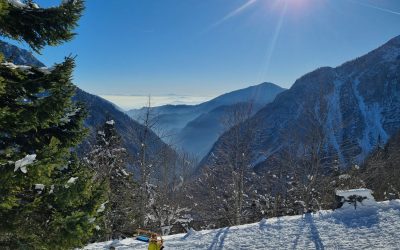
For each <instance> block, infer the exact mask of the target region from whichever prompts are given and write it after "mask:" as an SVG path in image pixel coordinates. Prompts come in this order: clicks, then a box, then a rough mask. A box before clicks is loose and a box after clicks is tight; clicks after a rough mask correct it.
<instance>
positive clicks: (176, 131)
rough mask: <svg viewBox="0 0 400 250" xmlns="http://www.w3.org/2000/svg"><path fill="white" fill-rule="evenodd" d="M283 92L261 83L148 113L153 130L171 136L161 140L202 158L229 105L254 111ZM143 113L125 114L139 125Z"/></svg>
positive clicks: (214, 138)
mask: <svg viewBox="0 0 400 250" xmlns="http://www.w3.org/2000/svg"><path fill="white" fill-rule="evenodd" d="M284 90H285V89H283V88H281V87H279V86H277V85H275V84H273V83H261V84H259V85H255V86H250V87H248V88H245V89H239V90H236V91H232V92H229V93H226V94H223V95H221V96H218V97H216V98H214V99H212V100H210V101H207V102H204V103H201V104H198V105H164V106H159V107H154V108H152V109H151V112H152V113H153V114H154V115H155V116H156V117H155V119H156V120H157V129H158V130H162V131H163V132H166V134H169V135H171V136H170V137H166V138H165V139H166V140H167V141H170V142H172V143H174V144H176V145H177V146H178V147H180V148H182V149H184V150H185V151H187V152H190V153H193V154H196V155H197V156H200V157H203V156H204V155H205V154H206V153H207V152H208V151H209V150H210V149H211V147H212V145H213V144H214V142H215V141H216V140H217V139H218V137H219V136H220V135H221V134H222V133H223V132H224V131H223V127H222V126H221V125H220V122H221V119H222V117H223V116H224V115H225V114H226V111H227V110H229V109H230V108H232V105H236V104H240V103H249V102H251V103H252V106H253V111H254V112H256V111H258V110H259V109H261V108H262V107H264V106H265V105H266V104H267V103H270V102H271V101H273V100H274V98H275V97H276V96H277V95H278V94H279V93H281V92H283V91H284ZM145 112H146V109H145V108H142V109H136V110H135V109H134V110H130V111H128V112H127V113H128V114H129V115H130V116H131V117H132V118H133V119H135V120H137V121H139V122H140V121H141V117H143V116H144V113H145Z"/></svg>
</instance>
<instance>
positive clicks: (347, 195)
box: [336, 188, 376, 208]
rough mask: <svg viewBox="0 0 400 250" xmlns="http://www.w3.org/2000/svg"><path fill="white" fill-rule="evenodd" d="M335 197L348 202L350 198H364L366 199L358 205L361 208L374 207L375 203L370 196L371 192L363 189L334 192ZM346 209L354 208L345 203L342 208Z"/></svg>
mask: <svg viewBox="0 0 400 250" xmlns="http://www.w3.org/2000/svg"><path fill="white" fill-rule="evenodd" d="M336 195H337V196H341V197H343V198H344V199H346V200H348V199H349V198H350V196H354V195H356V196H361V197H365V198H366V199H365V200H363V201H362V202H361V204H360V203H357V204H360V205H361V206H376V201H375V199H374V197H373V196H372V191H371V190H369V189H365V188H360V189H350V190H336ZM346 207H352V208H353V207H354V206H353V205H351V204H349V203H345V204H344V205H343V208H346Z"/></svg>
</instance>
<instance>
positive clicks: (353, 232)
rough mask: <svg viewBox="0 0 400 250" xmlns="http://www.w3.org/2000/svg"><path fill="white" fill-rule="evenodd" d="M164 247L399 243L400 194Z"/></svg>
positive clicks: (168, 240) (121, 245) (177, 239)
mask: <svg viewBox="0 0 400 250" xmlns="http://www.w3.org/2000/svg"><path fill="white" fill-rule="evenodd" d="M164 239H165V243H164V245H165V248H166V249H175V250H179V249H185V250H190V249H193V250H194V249H400V240H399V239H400V200H392V201H385V202H378V203H375V205H368V206H362V205H360V206H358V207H357V209H354V207H352V206H346V207H343V208H341V209H337V210H335V211H331V210H329V211H320V212H318V213H315V214H312V213H309V214H305V215H303V216H285V217H279V218H271V219H263V220H262V221H260V222H259V223H254V224H248V225H242V226H235V227H227V228H220V229H215V230H206V231H197V232H196V231H190V232H189V233H187V234H177V235H171V236H166V237H164ZM111 245H113V246H114V247H116V249H125V250H128V249H135V250H145V249H147V244H146V243H143V242H139V241H137V240H135V239H125V240H121V241H114V242H111V241H109V242H103V243H96V244H92V245H89V246H87V247H86V248H85V249H86V250H95V249H96V250H98V249H109V247H110V246H111Z"/></svg>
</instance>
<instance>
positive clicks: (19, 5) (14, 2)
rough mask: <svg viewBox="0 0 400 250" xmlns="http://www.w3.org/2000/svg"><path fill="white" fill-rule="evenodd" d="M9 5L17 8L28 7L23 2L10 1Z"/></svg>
mask: <svg viewBox="0 0 400 250" xmlns="http://www.w3.org/2000/svg"><path fill="white" fill-rule="evenodd" d="M8 3H9V4H11V5H12V6H14V7H17V8H25V7H27V5H26V4H24V3H23V2H21V0H8Z"/></svg>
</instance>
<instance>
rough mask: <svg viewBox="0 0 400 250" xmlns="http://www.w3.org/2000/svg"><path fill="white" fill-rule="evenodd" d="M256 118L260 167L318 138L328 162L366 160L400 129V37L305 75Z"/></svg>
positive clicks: (300, 149) (344, 162) (347, 162)
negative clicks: (338, 63)
mask: <svg viewBox="0 0 400 250" xmlns="http://www.w3.org/2000/svg"><path fill="white" fill-rule="evenodd" d="M254 119H257V121H261V124H260V127H261V128H262V129H261V132H260V133H259V135H258V136H257V140H259V141H258V142H257V143H255V145H257V146H255V147H254V151H255V152H256V154H257V155H258V156H257V158H258V161H260V159H262V161H263V162H264V163H263V164H259V165H258V167H259V168H260V167H261V168H262V167H263V166H267V165H268V163H269V162H270V161H269V160H271V159H273V158H274V156H278V158H279V154H280V153H281V152H283V151H284V150H285V149H288V148H290V147H292V149H293V148H294V149H295V150H297V154H300V152H301V151H302V149H304V148H305V146H306V145H311V144H313V143H314V144H315V143H317V142H318V143H321V144H322V147H321V152H322V154H323V155H324V157H325V158H326V160H327V161H333V160H339V161H340V162H341V163H343V164H350V163H357V162H361V161H363V160H364V159H365V157H366V156H367V155H368V154H369V153H370V152H371V150H373V148H374V147H376V146H377V145H378V144H379V143H381V142H383V143H384V142H386V141H387V140H388V139H389V138H390V136H392V135H393V134H394V133H395V132H396V131H397V130H398V129H399V128H400V36H399V37H396V38H394V39H392V40H390V41H389V42H388V43H386V44H385V45H383V46H381V47H380V48H378V49H376V50H374V51H372V52H370V53H368V54H367V55H365V56H363V57H360V58H358V59H356V60H353V61H350V62H347V63H345V64H343V65H341V66H339V67H336V68H330V67H324V68H320V69H317V70H315V71H313V72H311V73H309V74H306V75H305V76H303V77H301V78H300V79H298V80H297V81H296V82H295V83H294V85H293V86H292V87H291V88H290V90H288V91H285V92H283V93H281V94H280V95H278V96H277V97H276V99H275V100H274V102H272V103H270V104H268V105H266V106H265V107H264V108H263V109H262V110H260V111H259V112H258V113H257V114H256V115H255V116H254ZM226 136H228V133H226V134H225V138H226ZM223 139H224V138H221V139H220V140H223ZM219 143H220V142H217V143H216V145H215V146H214V149H213V150H216V149H217V148H218V144H219ZM292 151H293V150H292ZM255 160H256V159H255Z"/></svg>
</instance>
